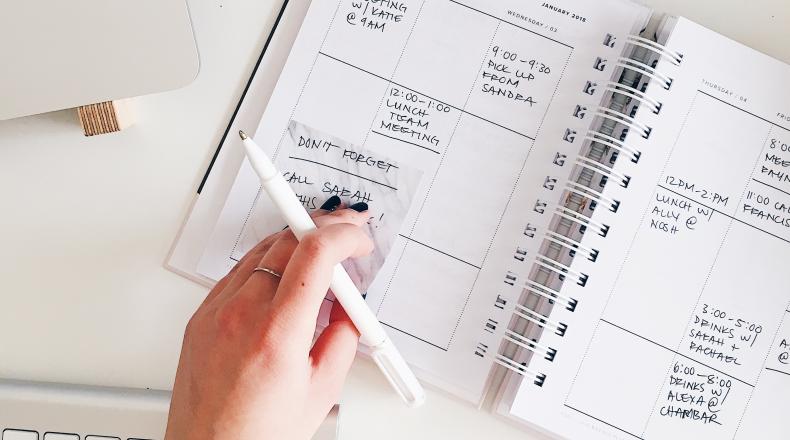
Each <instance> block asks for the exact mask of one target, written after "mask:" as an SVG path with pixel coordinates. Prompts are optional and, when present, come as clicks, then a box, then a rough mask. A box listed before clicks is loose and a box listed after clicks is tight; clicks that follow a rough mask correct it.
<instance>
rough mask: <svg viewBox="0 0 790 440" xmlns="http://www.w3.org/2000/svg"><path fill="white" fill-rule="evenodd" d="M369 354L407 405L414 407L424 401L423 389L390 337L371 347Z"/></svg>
mask: <svg viewBox="0 0 790 440" xmlns="http://www.w3.org/2000/svg"><path fill="white" fill-rule="evenodd" d="M371 356H372V357H373V361H374V362H375V363H376V365H378V367H379V369H380V370H381V371H382V372H383V373H384V376H385V377H386V378H387V381H389V383H390V385H392V387H393V388H395V391H397V392H398V395H400V397H401V399H403V401H404V402H406V404H407V405H409V406H410V407H412V408H414V407H417V406H420V405H422V404H423V403H425V390H424V389H423V387H422V385H420V382H419V381H418V380H417V377H415V376H414V373H412V371H411V368H409V366H408V364H406V361H405V360H404V359H403V357H402V356H401V355H400V352H399V351H398V350H397V349H396V348H395V345H394V344H393V343H392V340H390V338H387V339H385V340H384V342H382V343H381V344H379V345H377V346H375V347H371Z"/></svg>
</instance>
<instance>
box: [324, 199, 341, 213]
mask: <svg viewBox="0 0 790 440" xmlns="http://www.w3.org/2000/svg"><path fill="white" fill-rule="evenodd" d="M338 206H340V197H338V196H332V197H330V198H328V199H326V202H324V204H323V205H321V209H323V210H324V211H334V210H335V209H337V207H338Z"/></svg>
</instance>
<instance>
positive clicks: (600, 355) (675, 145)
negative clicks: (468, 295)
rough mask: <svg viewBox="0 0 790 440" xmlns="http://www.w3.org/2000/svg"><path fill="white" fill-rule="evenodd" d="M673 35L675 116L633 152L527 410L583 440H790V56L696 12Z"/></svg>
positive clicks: (528, 395) (658, 124) (523, 391)
mask: <svg viewBox="0 0 790 440" xmlns="http://www.w3.org/2000/svg"><path fill="white" fill-rule="evenodd" d="M667 46H668V47H669V48H671V49H673V50H675V51H678V52H680V53H681V54H683V55H684V56H683V59H682V63H681V64H680V65H679V66H674V65H672V64H670V63H669V62H666V61H662V62H661V63H660V64H659V65H658V69H657V70H658V71H660V72H663V73H665V74H666V75H668V76H669V77H671V78H673V79H674V81H673V83H672V86H671V88H670V89H669V90H664V89H663V88H662V87H660V86H658V87H656V84H652V85H651V87H650V90H649V92H650V95H651V96H652V97H653V98H655V99H657V100H658V101H660V102H662V103H663V108H662V110H661V113H660V114H658V115H654V114H651V112H646V111H640V114H639V116H638V119H639V120H640V121H642V122H644V123H645V124H647V125H648V126H650V127H652V128H653V131H652V133H651V135H650V137H649V139H646V140H645V139H641V138H639V137H638V136H629V137H628V142H629V143H631V145H632V146H633V147H634V148H636V149H638V150H639V151H641V152H642V156H641V159H640V160H639V162H638V163H636V164H634V163H631V162H629V161H618V162H617V166H618V168H619V170H620V171H622V172H624V173H626V174H627V175H630V176H632V181H631V185H629V187H628V188H615V187H614V186H613V188H611V189H612V191H611V192H609V193H608V195H610V196H611V197H613V198H614V199H616V200H619V201H621V205H620V209H619V210H618V212H616V213H609V212H601V213H599V214H600V217H598V216H596V219H597V220H598V221H601V222H603V223H605V224H608V225H610V226H611V229H610V231H609V234H608V235H607V236H606V237H605V238H603V237H585V239H586V243H587V244H588V245H589V246H592V247H594V248H596V249H600V256H599V258H598V261H596V262H594V263H593V262H586V261H578V262H574V263H575V267H576V268H577V269H579V270H583V271H584V272H585V273H588V274H589V275H590V277H589V280H588V283H587V285H586V286H585V287H580V286H567V289H566V290H564V292H566V293H567V294H568V295H570V296H572V297H574V298H578V299H579V304H578V307H577V309H576V311H575V312H574V313H573V316H572V317H566V316H563V315H557V316H560V318H558V319H565V318H567V320H568V330H567V332H566V335H565V337H563V338H560V337H558V336H554V335H545V338H544V339H543V340H541V342H543V343H545V344H547V345H550V346H553V347H556V348H557V349H558V352H557V356H556V359H555V362H554V363H549V362H547V361H544V360H542V359H535V360H534V368H536V369H541V370H542V371H545V373H546V375H547V378H546V380H545V383H544V384H543V387H542V388H538V387H535V386H531V384H527V383H524V384H523V385H522V386H521V388H520V389H519V391H518V394H517V395H516V397H515V401H514V402H513V405H512V408H511V414H512V415H514V416H516V417H518V418H521V419H524V420H527V421H530V422H532V423H535V424H539V425H541V426H543V427H544V428H546V429H548V430H550V431H552V432H554V433H557V434H559V435H562V436H565V437H571V438H584V439H594V438H607V439H609V438H622V439H666V438H684V439H686V438H698V439H702V438H704V439H733V438H735V439H756V438H759V439H787V438H790V424H788V423H787V414H788V413H787V403H786V402H787V397H788V396H790V365H788V362H789V361H788V359H790V308H788V305H790V270H788V267H787V266H788V262H790V174H789V173H790V66H787V65H785V64H782V63H780V62H778V61H776V60H773V59H771V58H768V57H766V56H764V55H761V54H759V53H757V52H755V51H753V50H751V49H749V48H746V47H744V46H742V45H740V44H738V43H735V42H732V41H730V40H728V39H726V38H724V37H722V36H720V35H717V34H715V33H713V32H711V31H709V30H706V29H704V28H702V27H700V26H698V25H696V24H694V23H691V22H689V21H687V20H684V19H679V20H678V22H677V24H676V26H675V28H674V30H673V31H672V34H671V36H670V37H669V41H668V42H667ZM608 189H609V187H607V190H608ZM587 239H589V241H587ZM577 263H578V264H577ZM557 313H558V314H562V313H563V312H562V311H558V312H557ZM553 316H554V315H553ZM531 366H532V365H531Z"/></svg>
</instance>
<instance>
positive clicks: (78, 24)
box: [0, 0, 200, 120]
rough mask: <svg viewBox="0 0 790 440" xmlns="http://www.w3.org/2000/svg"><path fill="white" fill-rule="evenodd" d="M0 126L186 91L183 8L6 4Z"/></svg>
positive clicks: (190, 46) (158, 3) (138, 0)
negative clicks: (83, 107)
mask: <svg viewBox="0 0 790 440" xmlns="http://www.w3.org/2000/svg"><path fill="white" fill-rule="evenodd" d="M0 10H2V13H0V54H2V57H3V61H2V68H0V120H4V119H11V118H16V117H19V116H25V115H33V114H38V113H44V112H49V111H53V110H61V109H66V108H74V107H79V106H81V105H86V104H94V103H99V102H104V101H112V100H116V99H121V98H128V97H133V96H140V95H146V94H149V93H155V92H162V91H165V90H172V89H176V88H179V87H182V86H185V85H187V84H189V83H191V82H192V80H194V79H195V77H196V76H197V74H198V70H199V67H200V62H199V59H198V51H197V46H196V45H195V37H194V35H193V33H192V23H191V21H190V17H189V11H188V10H187V5H186V2H185V0H134V1H105V0H70V1H54V0H25V1H13V0H2V1H0Z"/></svg>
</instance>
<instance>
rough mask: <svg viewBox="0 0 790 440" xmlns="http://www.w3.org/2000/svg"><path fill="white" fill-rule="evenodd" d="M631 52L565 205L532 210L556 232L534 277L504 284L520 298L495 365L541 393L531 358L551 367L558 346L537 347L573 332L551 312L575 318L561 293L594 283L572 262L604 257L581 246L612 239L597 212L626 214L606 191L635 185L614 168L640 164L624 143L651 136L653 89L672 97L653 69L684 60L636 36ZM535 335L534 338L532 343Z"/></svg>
mask: <svg viewBox="0 0 790 440" xmlns="http://www.w3.org/2000/svg"><path fill="white" fill-rule="evenodd" d="M615 40H616V38H615V37H614V36H612V35H607V36H606V39H605V40H604V42H603V43H604V45H606V46H608V47H610V48H611V47H614V41H615ZM626 45H627V47H629V48H630V49H631V54H630V56H629V57H624V56H621V57H618V58H617V62H616V63H615V65H616V66H617V67H618V68H619V70H618V72H619V75H620V78H619V81H617V82H615V81H609V82H608V83H607V84H606V85H605V87H604V88H603V90H604V91H605V93H606V94H608V96H609V97H610V99H611V100H610V102H609V106H608V107H604V106H597V107H596V108H595V109H594V110H593V112H591V114H592V115H593V116H594V117H596V118H597V119H596V121H595V124H594V125H593V127H596V128H595V129H593V128H591V129H590V130H589V131H588V132H587V133H586V134H585V135H584V141H585V142H586V144H587V145H588V148H587V151H586V154H582V153H580V154H579V155H578V157H576V158H575V162H574V164H573V165H574V166H575V169H574V172H573V173H571V175H572V176H577V177H576V178H575V179H569V180H568V182H567V183H566V184H565V187H564V188H563V196H562V197H561V200H560V202H559V203H557V204H549V203H546V202H541V201H539V202H537V203H536V205H535V207H534V210H535V211H536V212H539V213H545V212H549V213H550V214H551V215H552V222H551V224H552V225H553V226H550V227H549V228H547V230H545V231H543V232H542V233H541V235H540V239H541V240H543V246H542V247H541V250H540V251H539V253H538V254H537V255H536V256H535V257H534V260H533V261H532V269H531V272H530V274H529V276H527V277H523V276H522V275H521V274H518V273H516V272H513V271H508V272H507V274H506V275H505V284H506V285H508V286H510V287H509V288H511V289H514V290H515V291H518V292H520V293H521V295H522V296H521V298H520V300H519V301H516V302H515V304H514V305H512V306H511V307H510V308H509V309H508V310H507V312H508V313H509V314H511V321H510V324H509V325H508V327H507V328H506V329H505V330H504V334H503V336H502V344H501V346H500V349H499V350H498V351H497V352H496V355H495V357H494V359H493V360H494V362H495V363H496V364H497V365H500V366H502V367H503V368H506V369H507V370H508V371H510V372H513V373H516V374H518V375H520V376H522V377H524V378H529V379H532V381H533V383H534V384H535V385H538V386H543V384H544V383H545V381H546V379H547V375H546V374H545V373H544V372H540V371H536V370H534V369H531V368H529V367H528V366H527V365H528V364H529V361H530V359H531V357H532V356H533V355H537V356H540V357H542V358H544V359H546V360H548V361H550V362H553V361H554V360H555V358H556V357H557V355H558V350H557V348H556V347H550V346H548V345H546V344H542V343H540V342H539V339H540V335H542V333H543V332H544V331H550V332H553V333H555V334H556V335H558V336H564V335H565V333H566V331H567V330H568V325H567V324H565V323H563V322H562V321H560V320H557V319H552V318H551V317H550V315H551V312H552V311H553V309H554V307H556V306H557V305H559V306H562V307H564V309H565V310H567V311H569V312H574V311H575V310H576V308H577V306H578V304H579V300H577V299H576V298H571V297H570V296H567V295H564V294H563V293H562V286H563V285H564V284H565V283H567V282H573V283H575V284H578V285H579V286H582V287H584V286H585V285H586V284H587V281H588V279H589V275H587V274H586V273H583V272H580V271H577V270H575V269H573V268H572V267H571V263H572V262H573V260H574V259H575V258H577V257H583V258H586V259H587V260H589V261H591V262H595V261H597V259H598V256H599V253H600V252H599V251H598V250H597V249H594V248H592V247H590V246H587V245H585V244H584V243H583V238H584V235H585V234H588V233H595V234H598V235H600V236H602V237H606V235H607V234H608V233H609V230H610V227H609V225H607V224H604V223H601V222H599V221H596V220H594V219H593V216H594V212H595V210H596V209H597V208H599V207H604V208H606V209H608V210H609V211H611V212H614V213H616V212H617V211H618V209H619V208H620V201H619V200H616V199H614V198H612V197H609V196H608V195H606V193H605V188H606V185H607V184H608V183H609V182H615V183H616V184H618V185H620V186H621V187H623V188H628V186H629V184H630V183H631V177H630V176H627V175H625V174H623V173H621V172H619V171H616V170H615V169H614V164H615V163H616V161H617V160H618V157H619V156H623V157H625V158H627V159H629V160H631V161H632V162H634V163H638V162H639V159H640V157H641V155H642V152H641V151H639V150H638V149H636V148H634V147H633V146H631V145H630V144H628V143H627V142H626V139H627V137H628V135H629V134H630V133H636V134H638V135H640V136H641V137H643V138H645V139H647V138H649V137H650V135H651V133H652V130H653V129H652V127H649V126H648V125H646V124H644V123H642V122H639V121H638V120H636V118H635V117H636V114H637V112H638V110H639V109H640V108H648V109H650V111H652V112H653V113H655V114H659V113H660V112H661V109H662V107H663V105H662V103H661V102H659V101H658V100H657V99H655V98H653V97H651V96H650V95H649V94H648V93H647V92H646V90H647V86H648V84H649V83H651V82H655V83H657V84H659V85H661V86H662V87H664V88H665V89H667V90H669V89H670V88H671V86H672V83H673V79H672V78H671V77H670V76H668V75H666V74H664V73H663V72H660V71H658V70H657V69H656V68H655V65H656V64H657V62H658V59H661V58H663V59H666V60H667V61H669V62H670V63H671V64H674V65H676V66H679V65H680V64H681V63H682V61H683V55H682V54H681V53H679V52H676V51H673V50H671V49H669V48H667V47H664V46H663V45H661V44H659V43H657V42H655V41H652V40H649V39H646V38H644V37H641V36H638V35H630V36H628V37H627V38H626ZM604 62H605V61H603V60H601V59H600V58H599V59H598V61H596V63H595V67H596V68H600V65H601V64H602V63H604ZM648 62H651V63H652V65H651V64H648ZM595 87H596V85H595V84H594V83H593V82H590V81H588V82H587V85H586V86H585V88H584V91H585V93H589V94H592V93H591V91H593V89H595ZM602 102H605V101H603V100H602ZM582 112H586V108H585V107H583V106H581V105H579V106H577V107H576V113H575V114H574V116H577V117H579V114H580V113H582ZM618 130H620V132H619V134H616V132H617V131H618ZM571 135H575V132H573V131H572V130H570V129H569V130H568V131H567V133H566V139H565V140H566V141H568V140H569V138H570V136H571ZM570 141H571V142H572V140H570ZM558 157H559V153H558ZM607 158H608V161H607ZM607 162H608V163H607ZM596 184H597V186H598V187H599V188H598V189H596V187H595V186H596ZM536 231H537V229H535V228H533V227H530V226H527V228H526V229H525V232H524V233H525V235H527V236H529V237H538V235H537V232H536ZM514 257H515V258H516V259H517V260H519V261H526V259H527V252H526V251H525V250H522V249H521V248H518V249H517V250H516V253H515V254H514ZM499 298H500V297H498V300H499ZM498 302H499V301H498ZM530 302H531V303H533V304H532V306H530V305H529V303H530ZM504 304H505V301H501V306H500V305H498V307H500V308H502V309H504ZM541 305H542V306H543V308H542V309H541V308H540V307H541ZM530 333H536V334H535V335H533V336H530Z"/></svg>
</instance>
